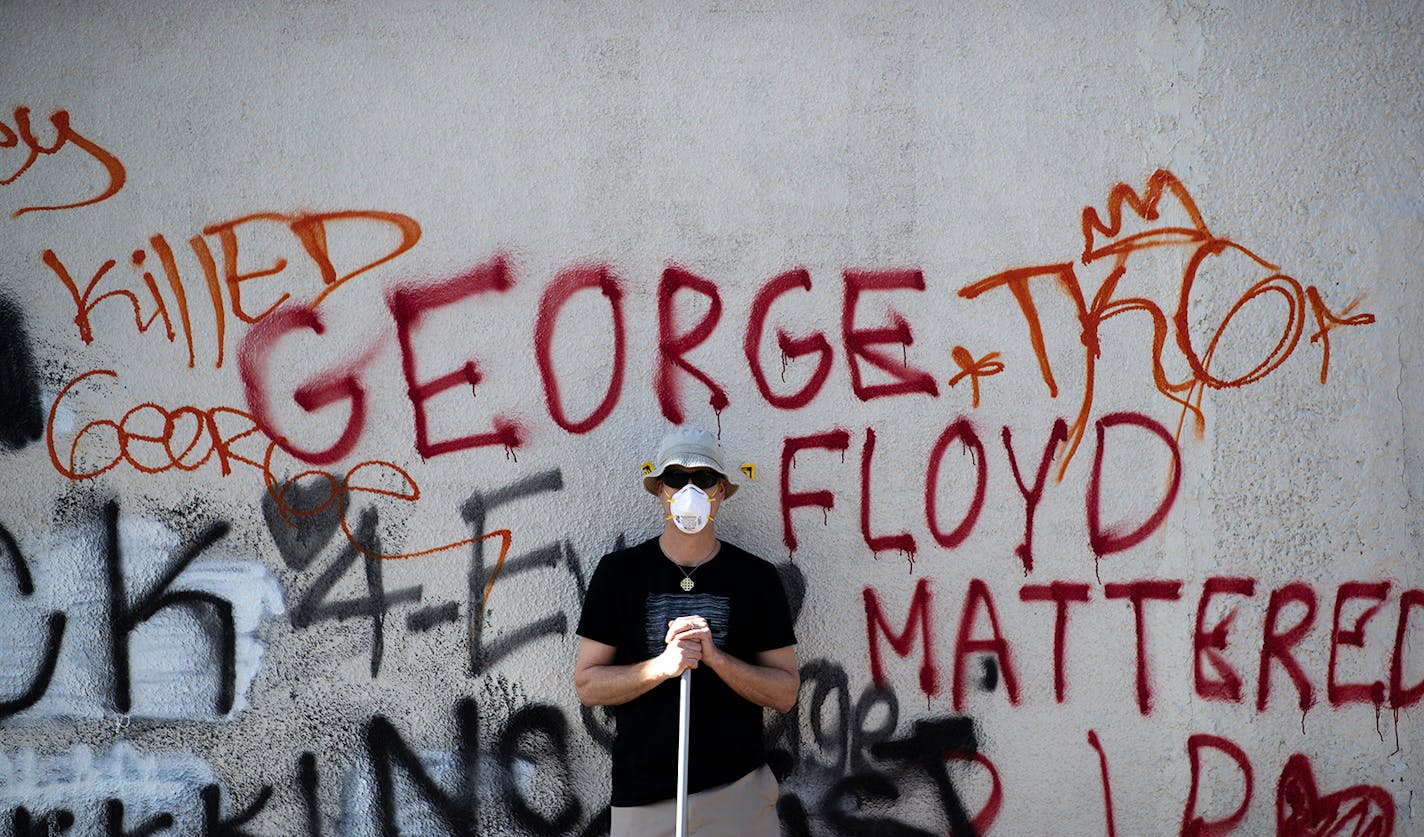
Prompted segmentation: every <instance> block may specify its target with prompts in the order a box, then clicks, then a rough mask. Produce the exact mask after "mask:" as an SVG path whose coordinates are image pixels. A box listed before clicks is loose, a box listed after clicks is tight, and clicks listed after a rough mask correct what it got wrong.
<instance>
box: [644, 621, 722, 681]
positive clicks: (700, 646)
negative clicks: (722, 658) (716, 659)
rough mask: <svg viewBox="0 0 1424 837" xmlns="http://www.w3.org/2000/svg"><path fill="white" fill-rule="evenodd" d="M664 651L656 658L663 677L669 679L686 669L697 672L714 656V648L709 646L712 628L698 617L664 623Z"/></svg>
mask: <svg viewBox="0 0 1424 837" xmlns="http://www.w3.org/2000/svg"><path fill="white" fill-rule="evenodd" d="M663 641H664V642H666V643H667V648H666V649H664V651H663V653H662V654H660V655H659V657H658V659H659V660H661V661H662V670H663V673H664V675H665V676H666V677H668V678H673V677H677V676H679V675H681V674H682V673H683V672H684V671H687V670H688V669H692V668H697V666H698V664H699V663H701V662H702V661H703V660H706V661H707V662H708V664H709V665H710V664H711V663H712V657H713V656H715V655H716V654H717V646H716V645H714V644H713V643H712V628H711V627H709V626H708V624H707V620H706V619H703V618H702V617H701V616H679V617H678V618H676V619H674V620H672V621H671V622H668V630H667V636H666V637H664V639H663Z"/></svg>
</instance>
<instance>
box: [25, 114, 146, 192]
mask: <svg viewBox="0 0 1424 837" xmlns="http://www.w3.org/2000/svg"><path fill="white" fill-rule="evenodd" d="M49 121H50V125H52V126H53V127H54V143H53V144H52V145H45V144H44V143H43V142H41V141H40V139H39V138H38V137H37V136H35V130H34V126H33V125H32V124H31V122H30V109H29V108H26V107H18V108H15V127H14V128H11V127H10V126H9V125H6V124H5V123H4V122H0V150H3V149H10V148H18V147H19V146H21V145H24V147H25V161H24V162H23V163H21V164H20V167H19V168H18V169H16V170H15V171H14V173H12V174H11V175H10V176H9V177H5V178H3V179H0V186H8V185H10V184H11V183H14V182H15V181H17V180H19V179H20V177H21V176H23V175H24V173H25V172H27V171H29V170H30V167H31V166H33V165H34V164H35V161H36V160H38V159H39V158H40V156H41V155H44V156H51V155H54V154H58V153H59V152H60V150H61V149H63V148H64V147H65V146H66V145H73V146H75V147H76V148H79V149H81V150H83V151H84V152H85V153H86V154H88V155H89V156H91V157H93V158H94V159H95V160H98V161H99V164H100V165H101V166H103V167H104V171H105V173H106V174H108V176H109V182H108V184H107V185H106V186H105V187H104V190H103V191H102V192H100V193H99V194H98V195H95V196H94V197H92V198H88V199H85V200H81V201H75V202H73V203H62V204H54V205H52V206H26V207H21V208H20V209H17V210H15V212H14V213H12V214H11V217H12V218H19V217H20V216H21V215H24V214H25V213H27V212H44V211H48V210H54V209H75V208H78V207H81V206H89V205H90V204H95V203H98V202H100V201H102V200H106V199H108V198H111V197H113V196H114V195H117V194H118V193H119V190H120V189H122V188H124V181H125V180H126V179H127V174H126V173H125V171H124V164H123V163H121V162H119V158H118V157H115V156H114V155H113V154H112V153H110V152H109V151H108V150H106V149H105V148H104V147H103V146H101V145H99V144H98V143H96V142H94V141H93V140H91V139H89V138H88V137H85V136H84V135H83V134H81V133H79V132H78V131H76V130H74V127H73V126H72V125H71V124H70V122H69V111H66V110H57V111H55V112H54V113H53V114H52V115H51V116H50V118H49ZM3 156H4V155H0V159H2V158H3Z"/></svg>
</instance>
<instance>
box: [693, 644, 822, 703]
mask: <svg viewBox="0 0 1424 837" xmlns="http://www.w3.org/2000/svg"><path fill="white" fill-rule="evenodd" d="M703 662H704V663H706V664H707V665H709V666H711V667H712V670H713V671H715V672H717V676H718V677H721V678H722V682H724V683H726V684H727V685H728V686H730V687H732V691H734V692H736V693H737V694H739V695H741V696H742V697H743V698H746V699H747V700H749V701H751V702H752V703H755V704H756V705H757V706H769V707H771V708H772V709H775V710H776V711H778V712H790V711H791V708H792V707H793V706H795V705H796V692H797V691H798V690H799V689H800V688H801V677H800V676H799V675H797V674H793V673H792V672H789V671H786V670H784V669H780V668H776V667H774V666H762V665H757V664H755V663H748V662H745V661H743V660H740V659H738V658H736V657H734V656H732V655H731V654H727V653H722V654H718V655H717V656H716V658H715V659H704V660H703Z"/></svg>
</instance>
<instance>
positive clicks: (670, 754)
mask: <svg viewBox="0 0 1424 837" xmlns="http://www.w3.org/2000/svg"><path fill="white" fill-rule="evenodd" d="M724 463H725V457H724V456H723V454H722V447H721V445H720V444H718V442H717V440H716V439H715V438H714V437H713V436H712V435H711V434H710V433H708V432H707V431H705V430H697V429H692V428H679V429H677V430H674V431H672V432H671V433H669V434H668V435H667V436H666V437H664V438H663V441H662V444H661V446H660V447H659V450H658V455H657V458H656V459H655V460H653V463H652V465H653V467H652V468H651V469H650V470H648V472H647V473H646V475H645V476H644V478H643V488H644V489H645V490H647V491H648V492H649V493H651V494H653V495H655V496H656V497H657V498H658V502H659V504H660V505H661V507H662V512H663V517H664V524H663V531H662V533H661V534H660V535H658V536H657V537H655V538H651V539H649V540H647V541H645V542H643V543H640V544H638V545H637V546H634V547H631V548H629V549H625V550H622V551H620V552H614V553H612V554H609V555H606V556H604V557H603V559H602V560H601V561H599V564H598V567H597V569H595V570H594V573H593V578H592V579H591V580H590V581H589V585H588V594H587V595H586V596H585V598H584V607H583V616H582V618H581V619H580V620H579V626H578V634H579V649H578V659H577V661H576V662H575V664H574V688H575V690H576V691H577V692H578V696H579V700H580V701H581V702H583V704H584V705H585V706H612V707H614V709H613V714H614V718H615V720H616V722H617V736H616V737H615V739H614V742H613V811H612V837H632V836H633V835H637V837H647V835H672V834H673V831H674V827H675V819H676V810H675V809H676V800H675V798H674V797H675V796H676V792H677V733H678V716H679V711H678V710H679V687H678V683H677V681H678V678H679V676H680V675H681V674H682V672H683V671H686V670H688V669H691V670H692V701H691V703H692V712H691V725H690V730H691V731H690V744H689V753H690V757H689V758H690V766H689V771H688V792H689V794H690V796H689V800H688V823H689V832H690V833H691V834H694V835H697V837H714V835H736V837H776V835H778V834H780V833H781V829H780V824H779V823H778V820H777V815H776V800H777V793H778V791H777V785H776V779H775V777H773V776H772V774H771V770H770V768H768V767H767V765H766V754H765V751H764V749H763V746H762V707H764V706H765V707H771V708H773V709H776V710H777V711H779V712H789V711H790V710H791V708H792V706H794V705H795V703H796V692H797V690H798V689H799V688H800V684H801V678H800V675H799V673H798V672H797V667H796V647H795V646H796V637H795V635H794V634H793V632H792V626H791V614H790V609H789V608H788V607H787V603H786V594H785V592H784V591H783V589H782V587H781V580H780V579H779V578H778V577H777V574H776V569H775V567H773V566H772V565H771V564H770V563H768V562H766V561H764V560H762V559H761V558H758V557H756V556H754V555H751V554H750V553H747V552H745V551H743V550H741V549H739V548H738V547H736V546H734V545H732V544H730V543H725V542H723V541H719V540H718V539H717V535H716V531H715V520H716V518H717V516H718V514H719V513H720V511H721V509H722V505H723V503H724V502H725V501H726V500H727V499H728V498H730V497H731V496H732V495H733V494H734V493H736V490H737V486H736V484H735V483H733V482H732V481H731V480H729V479H728V478H727V468H726V466H725V464H724Z"/></svg>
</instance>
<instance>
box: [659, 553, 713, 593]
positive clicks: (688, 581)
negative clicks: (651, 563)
mask: <svg viewBox="0 0 1424 837" xmlns="http://www.w3.org/2000/svg"><path fill="white" fill-rule="evenodd" d="M721 549H722V544H721V542H718V543H717V544H716V545H714V546H713V547H712V551H711V552H709V553H707V557H706V558H703V559H702V560H701V561H698V562H697V564H696V565H694V566H693V568H692V572H688V571H687V570H685V569H683V567H682V565H681V564H679V563H678V562H676V561H673V560H672V559H671V558H668V560H669V561H671V562H672V565H673V566H674V567H677V571H678V572H680V573H682V581H679V582H678V583H677V586H678V587H681V588H682V592H684V593H691V592H692V588H693V587H696V586H697V583H696V582H695V581H693V580H692V573H695V572H697V571H698V570H700V569H702V565H703V564H705V563H707V562H708V561H711V560H712V558H713V556H715V555H716V554H717V553H718V551H720V550H721ZM663 557H664V558H667V553H663Z"/></svg>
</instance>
